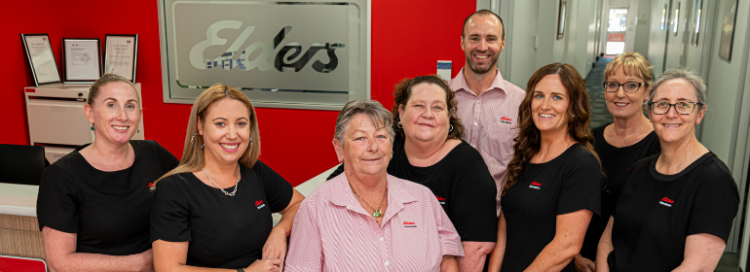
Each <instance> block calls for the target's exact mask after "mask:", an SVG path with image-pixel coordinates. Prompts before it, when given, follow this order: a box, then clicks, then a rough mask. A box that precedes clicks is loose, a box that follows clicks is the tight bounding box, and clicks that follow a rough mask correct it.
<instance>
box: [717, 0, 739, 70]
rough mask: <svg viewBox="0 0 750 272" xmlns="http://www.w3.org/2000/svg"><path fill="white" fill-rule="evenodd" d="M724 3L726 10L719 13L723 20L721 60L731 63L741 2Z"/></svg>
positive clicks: (720, 45)
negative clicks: (738, 9)
mask: <svg viewBox="0 0 750 272" xmlns="http://www.w3.org/2000/svg"><path fill="white" fill-rule="evenodd" d="M722 3H724V8H723V9H722V10H720V11H719V12H721V18H722V19H721V20H722V22H721V42H720V43H719V58H721V59H723V60H726V61H727V62H729V61H731V60H732V43H734V26H735V23H736V21H737V6H738V5H739V0H727V1H722Z"/></svg>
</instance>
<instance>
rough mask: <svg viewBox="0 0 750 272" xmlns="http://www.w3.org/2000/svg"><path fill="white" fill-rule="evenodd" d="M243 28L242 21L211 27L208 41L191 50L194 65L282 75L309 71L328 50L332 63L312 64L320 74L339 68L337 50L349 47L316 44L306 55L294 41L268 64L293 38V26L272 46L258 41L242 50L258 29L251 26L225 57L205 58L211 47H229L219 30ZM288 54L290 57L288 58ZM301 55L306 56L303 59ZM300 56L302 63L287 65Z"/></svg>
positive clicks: (337, 44)
mask: <svg viewBox="0 0 750 272" xmlns="http://www.w3.org/2000/svg"><path fill="white" fill-rule="evenodd" d="M241 26H242V22H240V21H235V20H223V21H218V22H216V23H213V24H211V25H210V26H209V27H208V29H207V30H206V39H205V40H203V41H201V42H199V43H198V44H196V45H194V46H193V48H192V49H191V50H190V64H191V65H192V66H193V67H195V68H196V69H200V70H205V69H211V68H216V67H221V69H224V70H231V69H234V68H239V69H241V70H245V71H250V70H253V69H255V68H257V69H258V70H260V71H263V72H265V71H269V70H271V69H272V68H274V67H275V68H276V70H278V71H279V72H285V71H290V70H294V72H299V71H300V70H302V69H303V68H305V66H306V65H307V63H308V62H309V61H310V60H311V59H312V58H313V57H314V56H315V54H317V53H318V51H325V52H326V54H327V55H328V58H329V59H330V60H329V62H328V63H323V62H321V61H320V60H317V61H315V63H313V64H312V69H313V70H315V71H316V72H318V73H330V72H332V71H334V70H336V67H338V63H339V59H338V56H336V49H337V48H344V47H345V45H344V44H343V43H329V42H326V43H325V44H321V43H313V45H312V46H310V48H309V49H307V51H306V52H305V53H304V54H302V46H301V45H298V44H299V43H296V42H294V41H290V42H289V43H287V45H285V46H284V47H282V48H281V49H280V50H279V52H278V53H277V54H276V57H275V58H274V61H273V62H268V58H269V57H270V56H271V54H272V53H273V52H274V51H275V50H276V48H277V47H278V46H279V45H280V44H281V43H282V42H283V41H284V38H286V37H287V36H288V35H289V33H290V32H291V31H292V27H291V26H286V27H284V28H282V29H281V31H279V33H278V34H276V37H274V38H273V41H268V43H266V42H262V41H256V42H254V43H251V44H250V45H249V46H247V47H246V48H245V49H244V50H242V51H238V50H239V49H240V46H242V45H243V44H244V43H245V42H246V41H247V39H248V38H249V37H250V36H251V35H252V34H253V31H255V28H256V27H255V26H248V27H246V28H245V29H244V30H243V31H242V33H241V34H240V35H239V36H238V37H237V39H236V40H234V42H232V45H231V46H229V48H228V49H227V50H226V52H225V53H223V54H221V56H217V57H215V58H214V59H212V60H211V59H205V58H204V57H203V52H204V51H205V50H206V49H207V48H209V47H211V46H219V45H225V44H226V43H227V40H226V39H222V38H219V37H218V35H217V34H218V33H219V31H221V30H223V29H240V27H241ZM294 44H297V45H294ZM256 51H259V52H260V54H259V55H257V56H256V57H255V58H253V59H250V56H251V55H253V53H254V52H256ZM290 51H292V53H291V54H289V52H290ZM238 52H239V53H238ZM287 54H289V55H288V56H287ZM300 54H302V56H301V57H300ZM237 55H239V58H237V59H234V57H235V56H237ZM297 57H299V60H297V61H296V62H292V63H286V62H285V60H293V59H295V58H297ZM287 68H288V69H287Z"/></svg>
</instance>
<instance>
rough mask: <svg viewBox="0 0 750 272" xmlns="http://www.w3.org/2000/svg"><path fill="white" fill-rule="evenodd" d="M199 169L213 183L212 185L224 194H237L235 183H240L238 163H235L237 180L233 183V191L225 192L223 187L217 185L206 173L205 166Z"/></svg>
mask: <svg viewBox="0 0 750 272" xmlns="http://www.w3.org/2000/svg"><path fill="white" fill-rule="evenodd" d="M201 170H203V174H205V175H206V177H207V178H208V180H209V181H211V183H213V184H214V186H216V188H219V190H221V192H222V193H224V195H226V196H234V195H235V194H237V185H240V167H239V165H237V182H236V183H235V184H234V191H232V192H231V193H230V192H227V191H224V188H221V187H219V185H217V184H216V182H214V180H213V179H211V177H210V176H208V173H206V169H205V168H203V169H201Z"/></svg>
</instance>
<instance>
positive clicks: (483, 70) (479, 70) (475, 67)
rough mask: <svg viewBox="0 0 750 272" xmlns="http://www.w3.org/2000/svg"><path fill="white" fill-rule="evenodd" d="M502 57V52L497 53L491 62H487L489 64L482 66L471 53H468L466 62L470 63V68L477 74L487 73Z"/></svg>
mask: <svg viewBox="0 0 750 272" xmlns="http://www.w3.org/2000/svg"><path fill="white" fill-rule="evenodd" d="M499 57H500V54H495V55H494V56H492V58H491V59H490V62H489V63H487V66H480V65H478V64H476V63H474V59H473V58H472V57H471V53H466V62H468V63H469V69H471V71H472V72H474V73H475V74H480V75H481V74H485V73H487V72H489V71H490V70H492V68H493V67H495V66H497V59H498V58H499Z"/></svg>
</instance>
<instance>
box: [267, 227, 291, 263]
mask: <svg viewBox="0 0 750 272" xmlns="http://www.w3.org/2000/svg"><path fill="white" fill-rule="evenodd" d="M286 246H287V245H286V235H285V234H284V232H283V231H278V230H277V229H275V228H274V229H273V230H271V234H270V235H268V239H267V240H266V244H265V245H264V246H263V260H278V261H279V270H284V258H285V257H286Z"/></svg>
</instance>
